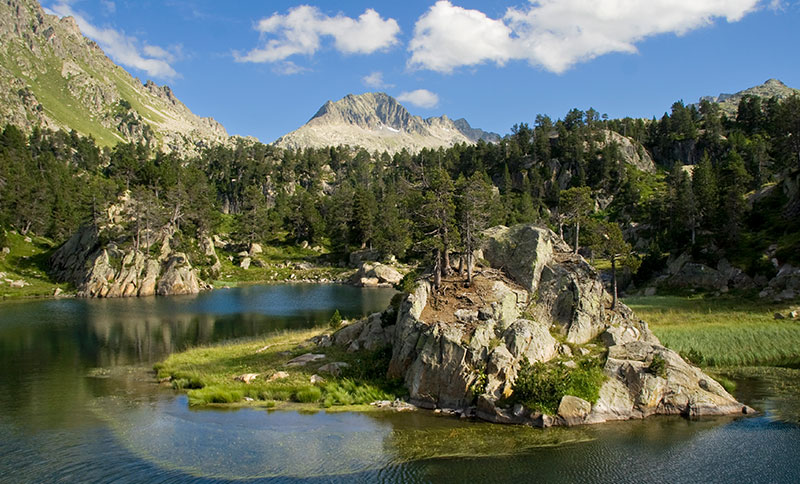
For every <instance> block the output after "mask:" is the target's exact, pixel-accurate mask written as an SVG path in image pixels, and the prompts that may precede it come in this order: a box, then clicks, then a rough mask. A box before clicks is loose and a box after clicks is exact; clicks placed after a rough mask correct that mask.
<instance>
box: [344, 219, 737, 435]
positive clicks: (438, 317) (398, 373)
mask: <svg viewBox="0 0 800 484" xmlns="http://www.w3.org/2000/svg"><path fill="white" fill-rule="evenodd" d="M478 255H480V256H481V257H482V258H483V260H484V262H485V263H487V264H489V267H487V266H483V267H478V268H477V269H476V275H475V278H474V281H473V284H472V286H470V287H464V285H463V284H461V283H460V282H458V281H454V282H453V283H451V284H450V285H448V282H447V280H445V282H444V284H443V286H442V287H441V288H439V289H437V290H434V289H433V288H432V286H431V283H430V281H429V280H428V279H425V278H423V279H421V280H420V281H419V282H418V283H417V285H416V287H415V289H414V290H413V292H411V293H410V294H408V295H406V297H405V299H404V300H403V301H402V302H401V303H400V305H399V306H398V307H397V308H396V310H395V309H391V310H388V312H387V313H383V314H378V315H373V316H371V317H370V318H369V319H367V320H364V321H361V322H359V323H356V324H354V325H351V326H349V327H347V328H344V329H342V330H340V331H339V332H337V333H336V334H334V336H333V342H334V343H335V344H339V345H344V346H347V347H348V349H349V350H351V351H356V350H358V349H361V348H367V347H368V346H369V347H373V348H374V347H377V346H382V345H389V344H390V345H391V346H392V359H391V362H390V364H389V368H388V376H389V377H390V378H402V379H403V380H404V382H405V384H406V386H407V387H408V391H409V395H410V402H411V403H412V404H414V405H417V406H419V407H423V408H446V409H458V410H459V411H460V412H461V413H462V415H472V414H475V415H477V416H478V417H479V418H482V419H484V420H488V421H492V422H499V423H519V424H528V425H538V426H551V425H578V424H588V423H597V422H603V421H607V420H619V419H629V418H644V417H647V416H649V415H654V414H683V415H690V416H698V415H721V414H741V413H742V412H745V413H747V412H750V411H751V409H749V408H748V407H746V406H743V405H742V404H740V403H738V402H736V400H735V399H734V398H733V397H731V396H730V395H729V394H728V393H727V392H726V391H725V390H724V389H723V388H722V387H721V386H720V385H719V384H718V383H717V382H715V381H714V380H713V379H711V378H710V377H708V376H706V375H705V374H704V373H703V372H702V371H701V370H699V369H698V368H695V367H693V366H691V365H689V364H688V363H686V362H685V361H684V360H683V359H682V358H681V357H680V356H679V355H678V354H677V353H675V352H674V351H672V350H670V349H668V348H665V347H663V346H661V344H660V342H659V341H658V339H657V338H656V337H655V335H654V334H653V333H652V332H651V331H650V330H649V328H648V327H647V324H646V323H645V322H643V321H640V320H637V319H636V318H635V316H634V315H633V313H632V311H631V310H630V309H629V308H627V307H626V306H625V305H624V304H621V303H619V304H618V305H617V307H615V308H612V307H611V303H612V300H611V296H610V295H609V294H608V293H607V292H605V291H604V289H603V285H602V283H601V281H600V278H599V275H598V274H597V272H596V271H595V270H594V269H593V268H592V267H591V266H590V265H589V264H587V263H586V261H584V260H583V258H582V257H580V256H579V255H574V254H572V253H570V251H569V247H568V246H566V245H565V244H564V242H563V241H561V240H560V239H559V238H558V237H557V236H556V235H555V234H553V233H552V232H551V231H550V230H548V229H545V228H541V227H536V226H531V225H522V226H516V227H510V228H509V227H495V228H494V229H491V230H489V231H488V232H487V233H486V239H485V243H484V246H483V248H482V250H481V253H480V254H478ZM478 260H480V259H478ZM456 282H458V283H456ZM392 311H394V312H392ZM587 359H590V360H593V361H595V362H596V363H598V364H600V365H601V367H602V371H603V373H604V375H605V383H603V384H602V387H601V388H600V395H599V398H598V399H597V400H596V401H594V402H588V401H586V400H583V399H581V398H578V397H577V396H574V395H565V396H564V397H563V398H562V400H561V402H560V405H559V406H558V411H557V412H555V415H543V414H541V413H540V412H537V411H534V410H532V409H529V408H525V407H524V406H523V405H521V404H519V403H517V404H516V405H510V404H509V403H506V402H508V401H509V400H508V398H509V397H510V396H511V395H513V392H514V382H515V380H516V378H517V376H518V372H519V371H520V368H521V365H522V364H523V362H525V361H526V360H527V362H529V363H536V362H541V363H546V362H554V361H558V364H559V365H563V366H564V367H575V366H576V365H577V363H576V361H586V360H587ZM526 371H527V370H526Z"/></svg>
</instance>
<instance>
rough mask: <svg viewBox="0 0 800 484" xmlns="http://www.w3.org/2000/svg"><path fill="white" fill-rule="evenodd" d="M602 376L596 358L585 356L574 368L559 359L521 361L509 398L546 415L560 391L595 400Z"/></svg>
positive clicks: (553, 410)
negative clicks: (542, 361)
mask: <svg viewBox="0 0 800 484" xmlns="http://www.w3.org/2000/svg"><path fill="white" fill-rule="evenodd" d="M605 379H606V376H605V374H604V373H603V363H602V362H601V361H600V360H599V359H593V358H590V359H585V360H582V361H580V362H579V364H578V367H577V368H569V367H567V366H565V365H564V364H563V362H556V363H552V362H551V363H540V362H536V363H534V364H530V362H528V360H527V358H526V359H524V360H523V361H522V364H521V365H520V369H519V371H518V372H517V379H516V380H515V381H514V386H513V390H514V392H513V393H512V395H511V400H512V401H513V402H514V403H521V404H523V405H525V406H526V407H528V408H532V409H535V410H538V411H540V412H542V413H545V414H548V415H555V414H556V412H557V411H558V405H559V403H561V398H562V397H563V396H564V395H572V396H575V397H578V398H582V399H584V400H586V401H588V402H590V403H595V402H596V401H597V399H598V398H599V397H600V387H601V386H602V385H603V382H604V381H605Z"/></svg>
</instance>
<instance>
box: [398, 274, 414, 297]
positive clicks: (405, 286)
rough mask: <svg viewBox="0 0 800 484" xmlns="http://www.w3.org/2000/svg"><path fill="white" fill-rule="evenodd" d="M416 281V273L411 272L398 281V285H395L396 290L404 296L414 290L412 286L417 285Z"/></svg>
mask: <svg viewBox="0 0 800 484" xmlns="http://www.w3.org/2000/svg"><path fill="white" fill-rule="evenodd" d="M417 279H419V274H418V273H417V271H415V270H414V271H411V272H409V273H408V274H406V275H405V276H403V279H402V280H401V281H400V284H398V285H397V290H398V291H401V292H403V293H405V294H410V293H411V292H412V291H413V290H414V286H415V285H416V283H417Z"/></svg>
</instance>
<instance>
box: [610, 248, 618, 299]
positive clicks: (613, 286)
mask: <svg viewBox="0 0 800 484" xmlns="http://www.w3.org/2000/svg"><path fill="white" fill-rule="evenodd" d="M611 296H612V299H611V309H616V308H617V256H616V255H612V256H611Z"/></svg>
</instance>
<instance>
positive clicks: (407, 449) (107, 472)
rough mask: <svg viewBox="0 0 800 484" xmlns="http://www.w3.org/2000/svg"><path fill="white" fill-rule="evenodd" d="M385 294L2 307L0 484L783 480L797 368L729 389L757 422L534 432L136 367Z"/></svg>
mask: <svg viewBox="0 0 800 484" xmlns="http://www.w3.org/2000/svg"><path fill="white" fill-rule="evenodd" d="M392 294H393V292H392V291H391V290H383V289H356V288H352V287H347V286H338V285H277V286H253V287H244V288H237V289H228V290H218V291H213V292H209V293H204V294H200V295H197V296H180V297H169V298H145V299H121V300H76V299H62V300H47V301H33V302H11V303H2V304H0V482H3V483H5V482H8V483H28V482H30V483H34V482H35V483H39V482H81V483H83V482H103V483H105V482H115V483H128V482H163V483H173V482H176V483H177V482H237V481H238V482H243V481H245V482H354V481H356V482H358V481H370V482H372V481H379V482H736V483H746V482H800V461H798V458H799V457H800V426H798V420H797V417H796V415H797V414H796V413H793V409H795V408H796V405H797V403H796V402H797V398H798V397H800V394H797V393H794V394H792V393H790V394H789V396H788V397H787V395H786V393H785V392H784V393H783V394H779V395H776V393H775V392H776V391H777V392H778V393H780V389H778V390H776V385H778V386H779V385H782V384H783V382H785V381H786V379H787V378H794V379H796V380H800V378H798V376H797V373H788V375H789V376H788V377H787V376H786V375H782V376H781V378H780V379H777V380H776V381H768V379H766V378H764V379H761V378H755V379H753V378H750V379H747V380H742V381H741V382H740V386H739V388H740V390H739V392H740V394H739V395H738V396H739V398H741V399H743V400H745V403H749V404H751V405H753V406H755V407H757V408H759V409H762V410H765V413H763V414H762V415H760V416H757V417H753V418H738V419H733V418H722V419H703V420H699V421H688V420H685V419H682V418H654V419H650V420H646V421H634V422H620V423H613V424H604V425H598V426H591V427H580V428H571V429H548V430H541V429H530V428H521V427H509V426H498V425H491V424H486V423H481V422H470V421H461V420H458V419H453V418H448V417H439V416H437V415H434V414H432V413H429V412H416V413H412V414H408V413H406V414H393V413H380V414H357V413H346V412H345V413H327V412H323V411H320V412H316V413H311V414H300V413H297V412H288V411H274V412H268V411H264V410H250V409H245V410H235V411H233V410H232V411H221V410H194V409H189V407H188V405H187V402H186V397H185V396H184V395H181V394H180V393H178V392H174V391H172V390H170V389H168V388H165V387H163V386H160V385H157V384H156V383H155V382H154V381H153V375H152V373H151V372H150V371H149V369H150V368H151V367H152V364H153V363H154V362H156V361H158V360H160V359H162V358H163V357H165V356H166V355H168V354H169V353H171V352H174V351H180V350H181V349H184V348H187V347H189V346H193V345H198V344H207V343H213V342H216V341H222V340H227V339H232V338H241V337H248V336H255V335H262V334H268V333H270V332H272V331H275V330H280V329H285V328H302V327H309V326H313V325H315V324H321V323H324V322H325V321H327V319H328V318H329V317H330V315H331V314H332V313H333V311H334V310H335V309H339V311H340V312H341V313H342V315H343V316H345V317H355V316H359V315H365V314H369V313H370V312H373V311H376V310H379V309H382V308H384V307H386V305H387V304H388V301H389V299H390V298H391V296H392ZM797 384H798V381H794V385H795V387H794V388H797ZM794 391H795V390H791V392H794Z"/></svg>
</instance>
